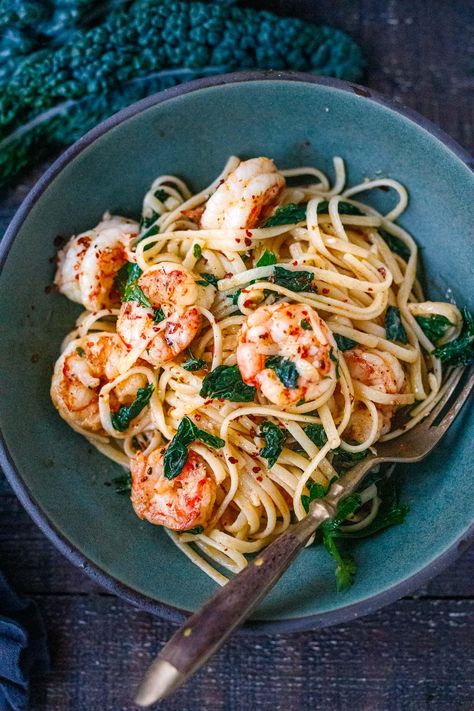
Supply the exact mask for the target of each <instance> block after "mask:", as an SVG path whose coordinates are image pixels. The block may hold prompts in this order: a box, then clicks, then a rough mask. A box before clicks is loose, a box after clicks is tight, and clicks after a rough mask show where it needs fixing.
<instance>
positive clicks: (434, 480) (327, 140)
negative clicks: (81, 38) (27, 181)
mask: <svg viewBox="0 0 474 711" xmlns="http://www.w3.org/2000/svg"><path fill="white" fill-rule="evenodd" d="M231 153H236V154H237V155H239V156H242V157H244V158H245V157H250V156H256V155H268V156H270V157H272V158H274V159H275V161H276V162H277V164H278V165H279V166H280V167H282V168H287V167H292V166H296V165H304V164H306V165H308V164H311V165H316V166H318V167H321V168H322V169H323V170H325V171H326V172H328V173H329V175H331V174H332V161H331V159H332V157H333V156H334V155H340V156H342V157H343V158H344V159H345V160H346V161H347V166H348V176H349V182H350V183H355V182H360V181H361V180H363V179H364V178H365V177H368V178H374V177H377V176H381V175H384V176H390V177H393V178H397V179H399V180H401V181H402V182H403V183H404V184H405V185H406V186H407V187H408V190H409V193H410V205H409V208H408V210H407V211H406V213H405V214H404V215H403V219H402V224H403V226H404V227H406V228H407V229H408V230H410V231H411V233H412V234H413V235H414V237H415V238H416V239H417V241H418V243H419V244H420V245H421V246H422V248H423V260H424V264H425V268H426V273H427V276H428V284H429V294H430V296H432V297H436V296H438V297H440V298H445V297H446V294H447V293H448V290H449V294H450V295H451V296H453V297H454V298H455V299H456V300H457V301H458V303H460V304H466V303H468V302H469V300H470V302H471V303H470V304H469V305H470V306H471V308H472V307H474V301H473V294H472V288H470V287H472V284H473V263H474V260H473V258H472V246H473V238H472V225H473V224H474V201H473V200H472V194H473V188H474V180H473V176H472V173H471V172H470V170H469V167H468V157H467V156H466V155H465V154H464V153H463V151H462V149H460V148H459V147H458V146H457V145H456V144H454V142H453V141H451V140H450V139H449V138H447V137H446V136H444V135H443V134H442V132H441V131H440V130H439V129H437V128H436V127H434V126H433V125H431V124H429V123H428V122H426V121H425V120H423V119H421V118H420V117H418V116H416V115H413V114H411V113H410V114H409V113H407V112H406V111H404V110H401V109H400V108H398V107H396V106H394V105H393V104H390V103H389V102H387V101H385V100H383V99H381V98H380V97H377V96H373V95H372V94H371V92H369V90H367V89H364V88H362V87H357V86H353V85H350V84H345V83H342V82H336V81H333V80H327V79H319V78H315V77H314V76H312V75H304V74H280V73H263V72H260V73H250V74H249V73H246V74H234V75H228V76H221V77H217V78H212V79H205V80H198V81H195V82H191V83H190V84H186V85H183V86H180V87H177V88H174V89H170V90H167V91H165V92H163V93H161V94H158V95H156V96H153V97H150V98H148V99H145V100H144V101H142V102H140V103H138V104H135V105H133V106H131V107H130V108H128V109H126V110H124V111H122V112H120V113H119V114H117V115H115V116H114V117H112V118H111V119H109V120H108V121H106V122H105V123H103V124H101V125H100V126H98V127H97V128H96V129H94V130H93V131H91V132H90V133H88V134H87V135H86V136H85V137H84V138H82V139H81V140H80V141H79V142H78V143H76V144H75V145H74V146H73V147H72V148H70V149H69V150H68V151H66V152H65V153H64V155H63V156H62V157H61V158H60V159H59V160H58V161H57V162H56V163H55V164H54V165H53V166H52V168H50V170H49V171H48V172H47V173H46V174H45V175H44V176H43V178H42V179H41V180H40V181H39V182H38V184H37V185H36V186H35V188H34V189H33V190H32V192H31V193H30V195H29V196H28V198H27V199H26V200H25V202H24V204H23V205H22V207H21V208H20V210H19V211H18V213H17V215H16V216H15V218H14V219H13V222H12V224H11V225H10V228H9V230H8V232H7V234H6V236H5V238H4V240H3V244H2V263H3V269H2V273H1V277H0V323H1V324H2V329H3V335H2V339H1V341H0V367H1V368H2V372H3V373H4V374H5V375H6V376H7V377H5V378H4V384H3V393H2V398H1V399H0V421H1V426H2V431H3V438H4V445H3V454H2V466H3V468H4V470H5V472H6V474H7V476H8V479H9V481H10V483H11V484H12V486H13V488H14V489H15V491H16V493H17V494H18V496H19V498H20V500H21V501H22V503H23V505H24V506H25V507H26V509H27V510H28V511H29V513H30V514H31V516H32V517H33V518H34V520H35V521H36V522H37V523H38V525H39V526H40V527H41V529H42V530H43V531H44V532H45V533H46V535H48V536H49V537H50V538H51V540H52V541H53V542H54V543H55V544H56V545H57V546H58V548H60V550H61V551H62V552H63V553H64V554H65V555H66V556H67V557H68V558H69V559H70V560H72V562H74V563H75V564H77V565H80V566H81V567H82V568H84V570H85V571H86V572H88V573H89V574H90V575H91V576H92V577H93V578H94V579H96V580H97V581H98V582H100V583H101V584H102V585H104V586H105V587H107V588H108V589H110V590H112V591H114V592H116V593H118V594H119V595H122V596H123V597H125V598H126V599H128V600H130V601H131V602H133V603H135V604H138V605H140V606H141V607H143V608H145V609H147V610H150V611H151V612H154V613H156V614H159V615H162V616H164V617H166V618H168V619H172V620H180V619H182V617H183V614H184V612H185V611H190V610H195V609H196V608H197V607H198V606H199V605H200V604H201V603H202V602H203V601H204V600H205V599H206V598H207V597H208V596H209V595H210V594H211V593H212V592H213V590H214V588H215V584H214V583H213V582H212V581H211V580H210V579H209V578H208V577H207V576H206V575H205V574H204V573H202V572H201V571H199V570H198V569H196V568H195V567H194V566H193V565H192V564H191V563H190V562H189V561H188V560H187V559H186V558H185V557H184V555H183V554H182V553H180V551H179V550H178V549H177V548H175V547H174V545H173V544H172V542H171V541H170V539H169V538H168V536H167V535H166V534H165V532H164V531H163V530H162V529H161V528H159V527H154V526H151V525H149V524H147V523H146V522H142V521H139V520H138V519H137V518H136V516H135V515H134V513H133V511H132V508H131V506H130V503H129V501H128V500H127V497H123V496H118V495H116V494H115V493H114V492H113V490H112V489H111V488H110V487H109V486H106V485H105V484H106V483H107V482H110V480H111V479H112V478H113V477H114V476H116V475H117V473H118V471H117V467H116V466H115V465H114V464H112V463H111V462H109V461H108V460H107V459H105V458H104V457H103V456H101V455H100V454H99V453H98V452H96V451H95V450H93V449H92V448H91V447H90V446H89V445H88V443H87V442H86V441H85V440H83V439H82V438H81V437H80V436H79V435H77V434H76V433H74V432H73V431H72V430H70V429H69V428H68V426H67V425H66V424H65V423H64V422H63V421H62V420H61V419H60V417H59V416H58V415H57V413H56V412H55V410H54V408H53V406H52V405H51V403H50V400H49V383H50V377H51V368H52V364H53V362H54V360H55V359H56V357H57V355H58V352H59V344H60V342H61V340H62V338H63V336H64V334H65V333H66V332H67V331H69V330H70V329H71V327H72V324H73V322H74V319H75V317H76V315H77V314H78V313H79V310H80V309H79V307H78V306H77V305H75V304H72V303H71V302H69V301H67V300H66V299H65V298H63V297H61V296H59V295H57V294H54V293H48V292H49V289H47V286H48V284H50V283H51V281H52V277H53V270H54V267H53V265H52V263H51V261H50V257H52V256H53V255H54V254H55V251H56V248H55V246H54V239H55V237H56V236H57V235H58V234H59V235H70V234H72V233H74V232H79V231H82V230H84V229H87V228H88V227H89V226H91V225H94V224H96V223H97V222H98V220H99V218H100V217H101V215H102V213H103V212H104V210H105V209H110V210H111V211H113V212H121V213H125V214H128V215H130V216H136V215H137V214H138V213H139V209H140V205H141V200H142V198H143V195H144V193H145V191H146V190H147V187H148V186H149V184H150V182H151V181H152V180H153V178H154V177H155V176H156V175H158V174H160V173H175V174H177V175H181V176H182V177H184V178H185V179H186V180H187V181H188V182H189V183H190V184H191V186H192V188H194V189H195V190H198V189H200V188H202V187H203V186H204V185H206V184H207V183H209V182H210V181H211V179H213V178H214V177H215V176H216V175H217V173H218V172H219V171H220V170H221V168H222V166H223V164H224V162H225V160H226V158H227V157H228V155H230V154H231ZM469 195H471V198H470V199H468V196H469ZM370 200H374V201H375V202H374V203H373V204H375V206H376V207H379V208H381V207H382V208H383V207H387V209H388V206H389V204H390V202H391V200H392V196H391V195H390V194H387V193H385V192H382V191H380V194H379V195H377V196H374V195H373V192H372V193H371V196H370ZM472 419H473V417H472V412H471V413H470V412H469V410H468V408H465V410H464V411H463V413H462V415H461V416H460V417H459V421H458V422H457V423H456V425H455V426H454V427H453V428H452V431H451V432H450V433H449V435H448V436H447V437H446V439H445V440H444V441H443V443H442V444H441V446H440V447H439V448H438V449H437V450H436V452H435V454H434V455H432V456H431V457H429V458H428V459H427V460H425V461H424V462H423V463H422V464H418V465H416V466H406V467H399V468H398V470H397V476H398V477H399V478H400V480H401V485H402V491H403V498H404V500H405V501H407V502H408V503H409V505H410V508H411V511H410V514H409V516H408V518H407V521H406V523H405V524H404V525H402V526H397V527H394V528H392V529H390V530H388V531H386V532H385V533H383V534H381V535H380V536H378V537H375V538H373V539H370V540H367V541H363V542H360V543H359V544H358V545H357V547H356V550H355V551H354V552H355V555H356V558H357V561H358V564H359V569H358V575H357V580H356V583H355V585H354V586H353V587H352V588H351V589H350V590H348V591H346V592H344V593H339V594H337V593H336V592H335V584H334V566H333V563H332V561H331V560H330V559H329V557H328V555H327V554H326V552H325V551H324V550H322V549H321V547H316V546H313V547H311V548H309V549H306V550H304V551H303V553H302V554H301V555H300V557H299V559H298V560H297V561H296V562H295V563H294V564H293V566H292V567H291V569H290V570H288V571H287V573H286V574H285V575H284V577H283V578H282V580H281V581H280V582H279V583H278V585H277V586H276V588H275V589H274V590H273V592H272V593H271V594H270V595H269V596H268V598H267V599H266V600H264V602H263V603H262V604H261V605H260V607H259V608H258V609H257V611H256V612H255V614H254V618H253V621H252V622H250V623H248V625H247V629H248V630H257V631H259V630H261V631H265V632H272V631H291V630H297V629H305V628H311V627H317V626H322V625H328V624H334V623H337V622H342V621H344V620H348V619H352V618H354V617H357V616H359V615H362V614H365V613H367V612H370V611H372V610H374V609H376V608H378V607H380V606H381V605H384V604H386V603H388V602H391V601H393V600H395V599H396V598H398V597H400V596H401V595H402V594H405V593H407V592H408V591H410V590H413V589H414V588H416V587H417V586H418V585H420V584H421V583H423V582H424V581H426V580H427V579H428V578H429V577H432V576H434V575H436V574H437V573H438V572H439V571H440V570H442V568H443V567H445V566H446V565H447V564H448V563H449V562H451V561H452V560H453V559H454V558H455V556H456V555H457V554H458V552H459V551H460V550H461V549H463V547H464V546H466V545H467V542H468V541H469V540H470V539H471V538H472V535H473V532H474V528H473V519H474V476H473V464H472V456H471V454H470V451H469V449H470V436H469V432H468V429H469V426H470V425H471V426H472ZM471 436H472V435H471Z"/></svg>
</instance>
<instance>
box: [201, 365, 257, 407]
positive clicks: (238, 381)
mask: <svg viewBox="0 0 474 711" xmlns="http://www.w3.org/2000/svg"><path fill="white" fill-rule="evenodd" d="M199 394H200V396H201V397H204V398H215V399H217V400H230V401H231V402H252V401H253V400H254V399H255V388H254V387H253V386H252V385H247V384H246V383H244V381H243V380H242V376H241V374H240V370H239V368H238V366H237V365H218V366H217V368H214V370H211V372H210V373H208V374H207V375H206V377H205V378H204V380H203V383H202V387H201V391H200V393H199Z"/></svg>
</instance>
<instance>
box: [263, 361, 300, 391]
mask: <svg viewBox="0 0 474 711" xmlns="http://www.w3.org/2000/svg"><path fill="white" fill-rule="evenodd" d="M265 368H271V369H272V370H274V371H275V373H276V374H277V375H278V378H279V379H280V381H281V382H282V383H283V385H284V386H285V388H290V390H294V389H295V388H296V383H297V382H298V377H299V373H298V370H297V368H296V365H295V364H294V363H293V361H292V360H289V359H288V358H283V356H270V357H269V358H267V359H266V361H265Z"/></svg>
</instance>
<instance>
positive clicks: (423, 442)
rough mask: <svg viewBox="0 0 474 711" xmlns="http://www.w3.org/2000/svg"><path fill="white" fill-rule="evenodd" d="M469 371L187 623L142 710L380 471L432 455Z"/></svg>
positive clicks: (149, 684)
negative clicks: (386, 465)
mask: <svg viewBox="0 0 474 711" xmlns="http://www.w3.org/2000/svg"><path fill="white" fill-rule="evenodd" d="M466 370H467V369H466V368H462V369H455V370H453V371H452V372H451V373H450V374H449V376H448V378H447V380H446V382H445V384H444V385H443V395H442V396H441V398H440V399H439V401H438V402H437V404H436V406H435V407H434V408H433V409H432V410H431V412H430V413H429V414H428V416H427V417H426V418H425V419H424V420H422V421H421V422H420V423H419V424H418V425H416V426H415V427H414V428H413V429H411V430H408V431H407V432H406V433H405V434H404V435H402V436H401V437H400V438H397V439H393V440H388V441H386V442H382V443H380V444H378V445H377V452H376V453H373V454H370V455H368V456H367V457H366V458H365V459H363V460H362V461H361V462H359V463H358V464H356V465H355V466H354V467H353V468H352V469H351V470H350V471H348V472H347V473H346V474H344V475H343V476H342V477H341V478H340V479H338V480H337V481H336V482H334V483H333V485H332V486H331V489H330V491H329V493H328V494H327V495H326V496H325V497H324V499H316V500H314V501H312V502H311V504H310V507H309V511H308V514H307V516H305V518H304V519H302V520H301V521H299V523H297V524H296V525H294V526H291V527H290V528H289V529H288V530H287V531H285V532H284V533H282V534H281V535H280V536H279V537H278V538H277V539H276V540H275V541H274V542H273V543H271V544H270V545H269V546H267V547H266V548H265V549H264V551H263V552H262V553H260V555H258V556H257V557H256V558H255V559H254V560H253V562H251V563H249V565H248V566H247V567H246V568H244V570H242V571H241V572H240V573H239V574H238V575H236V576H235V577H234V578H232V580H230V581H229V582H228V583H227V584H226V585H225V587H223V588H220V589H219V590H218V591H217V592H216V593H215V594H214V595H213V596H212V597H211V598H210V599H209V600H208V601H207V602H206V603H205V604H204V605H203V606H202V607H201V609H200V610H198V611H197V612H195V613H194V614H193V615H191V616H190V617H189V618H188V619H187V620H186V621H185V622H184V624H183V625H182V626H181V627H180V629H179V630H178V631H177V632H176V633H175V634H174V635H173V637H171V639H170V640H169V642H168V643H167V644H166V645H165V646H164V647H163V649H162V650H161V652H160V654H159V655H158V657H157V658H156V659H155V660H154V662H153V663H152V664H151V666H150V668H149V669H148V671H147V673H146V675H145V677H144V679H143V681H142V683H141V685H140V686H139V688H138V691H137V693H136V697H135V702H136V703H137V704H138V705H139V706H149V705H151V704H152V703H154V702H155V701H158V700H159V699H163V698H165V697H166V696H169V694H171V693H172V692H173V691H174V690H175V689H177V688H178V687H179V686H181V685H182V684H183V683H184V682H185V681H186V679H188V678H189V677H190V676H191V675H192V674H194V673H195V672H196V671H197V670H198V669H199V668H200V667H201V666H202V665H203V664H205V662H206V661H207V660H208V659H209V657H210V656H211V655H212V654H213V653H214V652H216V651H217V650H218V649H219V648H220V647H221V646H222V645H223V643H224V642H225V640H226V639H227V637H228V636H229V635H230V634H231V633H232V632H233V631H234V630H235V629H236V628H237V627H238V626H239V625H241V624H242V623H243V622H244V621H245V620H246V618H247V617H248V616H249V615H250V613H251V612H252V610H253V609H254V608H255V607H256V605H257V604H258V603H259V602H260V600H261V599H262V598H263V597H264V596H265V595H266V593H267V592H269V590H271V588H272V587H273V586H274V585H275V583H276V582H277V581H278V580H279V579H280V577H281V576H282V575H283V573H284V572H285V570H286V569H287V568H288V566H289V565H290V563H291V562H292V561H293V560H294V559H295V557H296V556H297V555H298V553H299V552H300V551H301V549H302V548H303V547H304V546H305V544H306V543H307V542H308V540H309V539H310V537H311V536H312V535H313V534H314V532H315V531H316V530H317V529H318V527H319V526H320V525H321V524H322V523H323V522H324V521H326V520H328V519H331V518H333V517H334V516H335V514H336V509H337V505H338V503H339V502H340V501H341V499H343V498H345V497H346V496H348V495H349V494H351V493H352V492H354V491H355V490H356V489H357V488H358V487H359V486H360V484H361V483H362V481H363V479H364V477H365V476H366V474H367V473H368V472H369V471H370V470H371V469H372V468H373V467H374V466H376V465H378V464H383V463H385V462H418V461H420V460H421V459H423V458H424V457H426V456H427V454H429V453H430V452H431V451H432V449H433V448H434V447H435V446H436V445H437V444H438V442H439V441H440V439H441V438H442V437H443V435H444V434H445V433H446V432H447V430H448V429H449V427H450V426H451V424H452V423H453V420H454V419H455V417H456V416H457V414H458V413H459V411H460V409H461V407H462V406H463V404H464V403H465V401H466V399H467V397H468V395H469V393H470V391H471V389H472V387H473V385H474V369H472V370H471V372H470V375H469V378H468V379H467V382H466V383H465V385H464V387H463V388H462V390H461V392H460V393H459V395H458V396H457V398H455V399H454V401H453V402H452V404H451V406H450V407H449V409H447V411H446V412H445V409H446V408H447V407H448V405H449V403H450V401H451V399H452V395H453V394H454V392H455V390H456V388H457V386H458V384H459V382H460V380H461V377H462V376H463V374H464V373H465V371H466Z"/></svg>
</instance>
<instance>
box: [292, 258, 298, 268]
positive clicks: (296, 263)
mask: <svg viewBox="0 0 474 711" xmlns="http://www.w3.org/2000/svg"><path fill="white" fill-rule="evenodd" d="M291 263H292V265H293V266H294V267H297V266H298V262H297V261H296V259H295V261H294V262H291Z"/></svg>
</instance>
